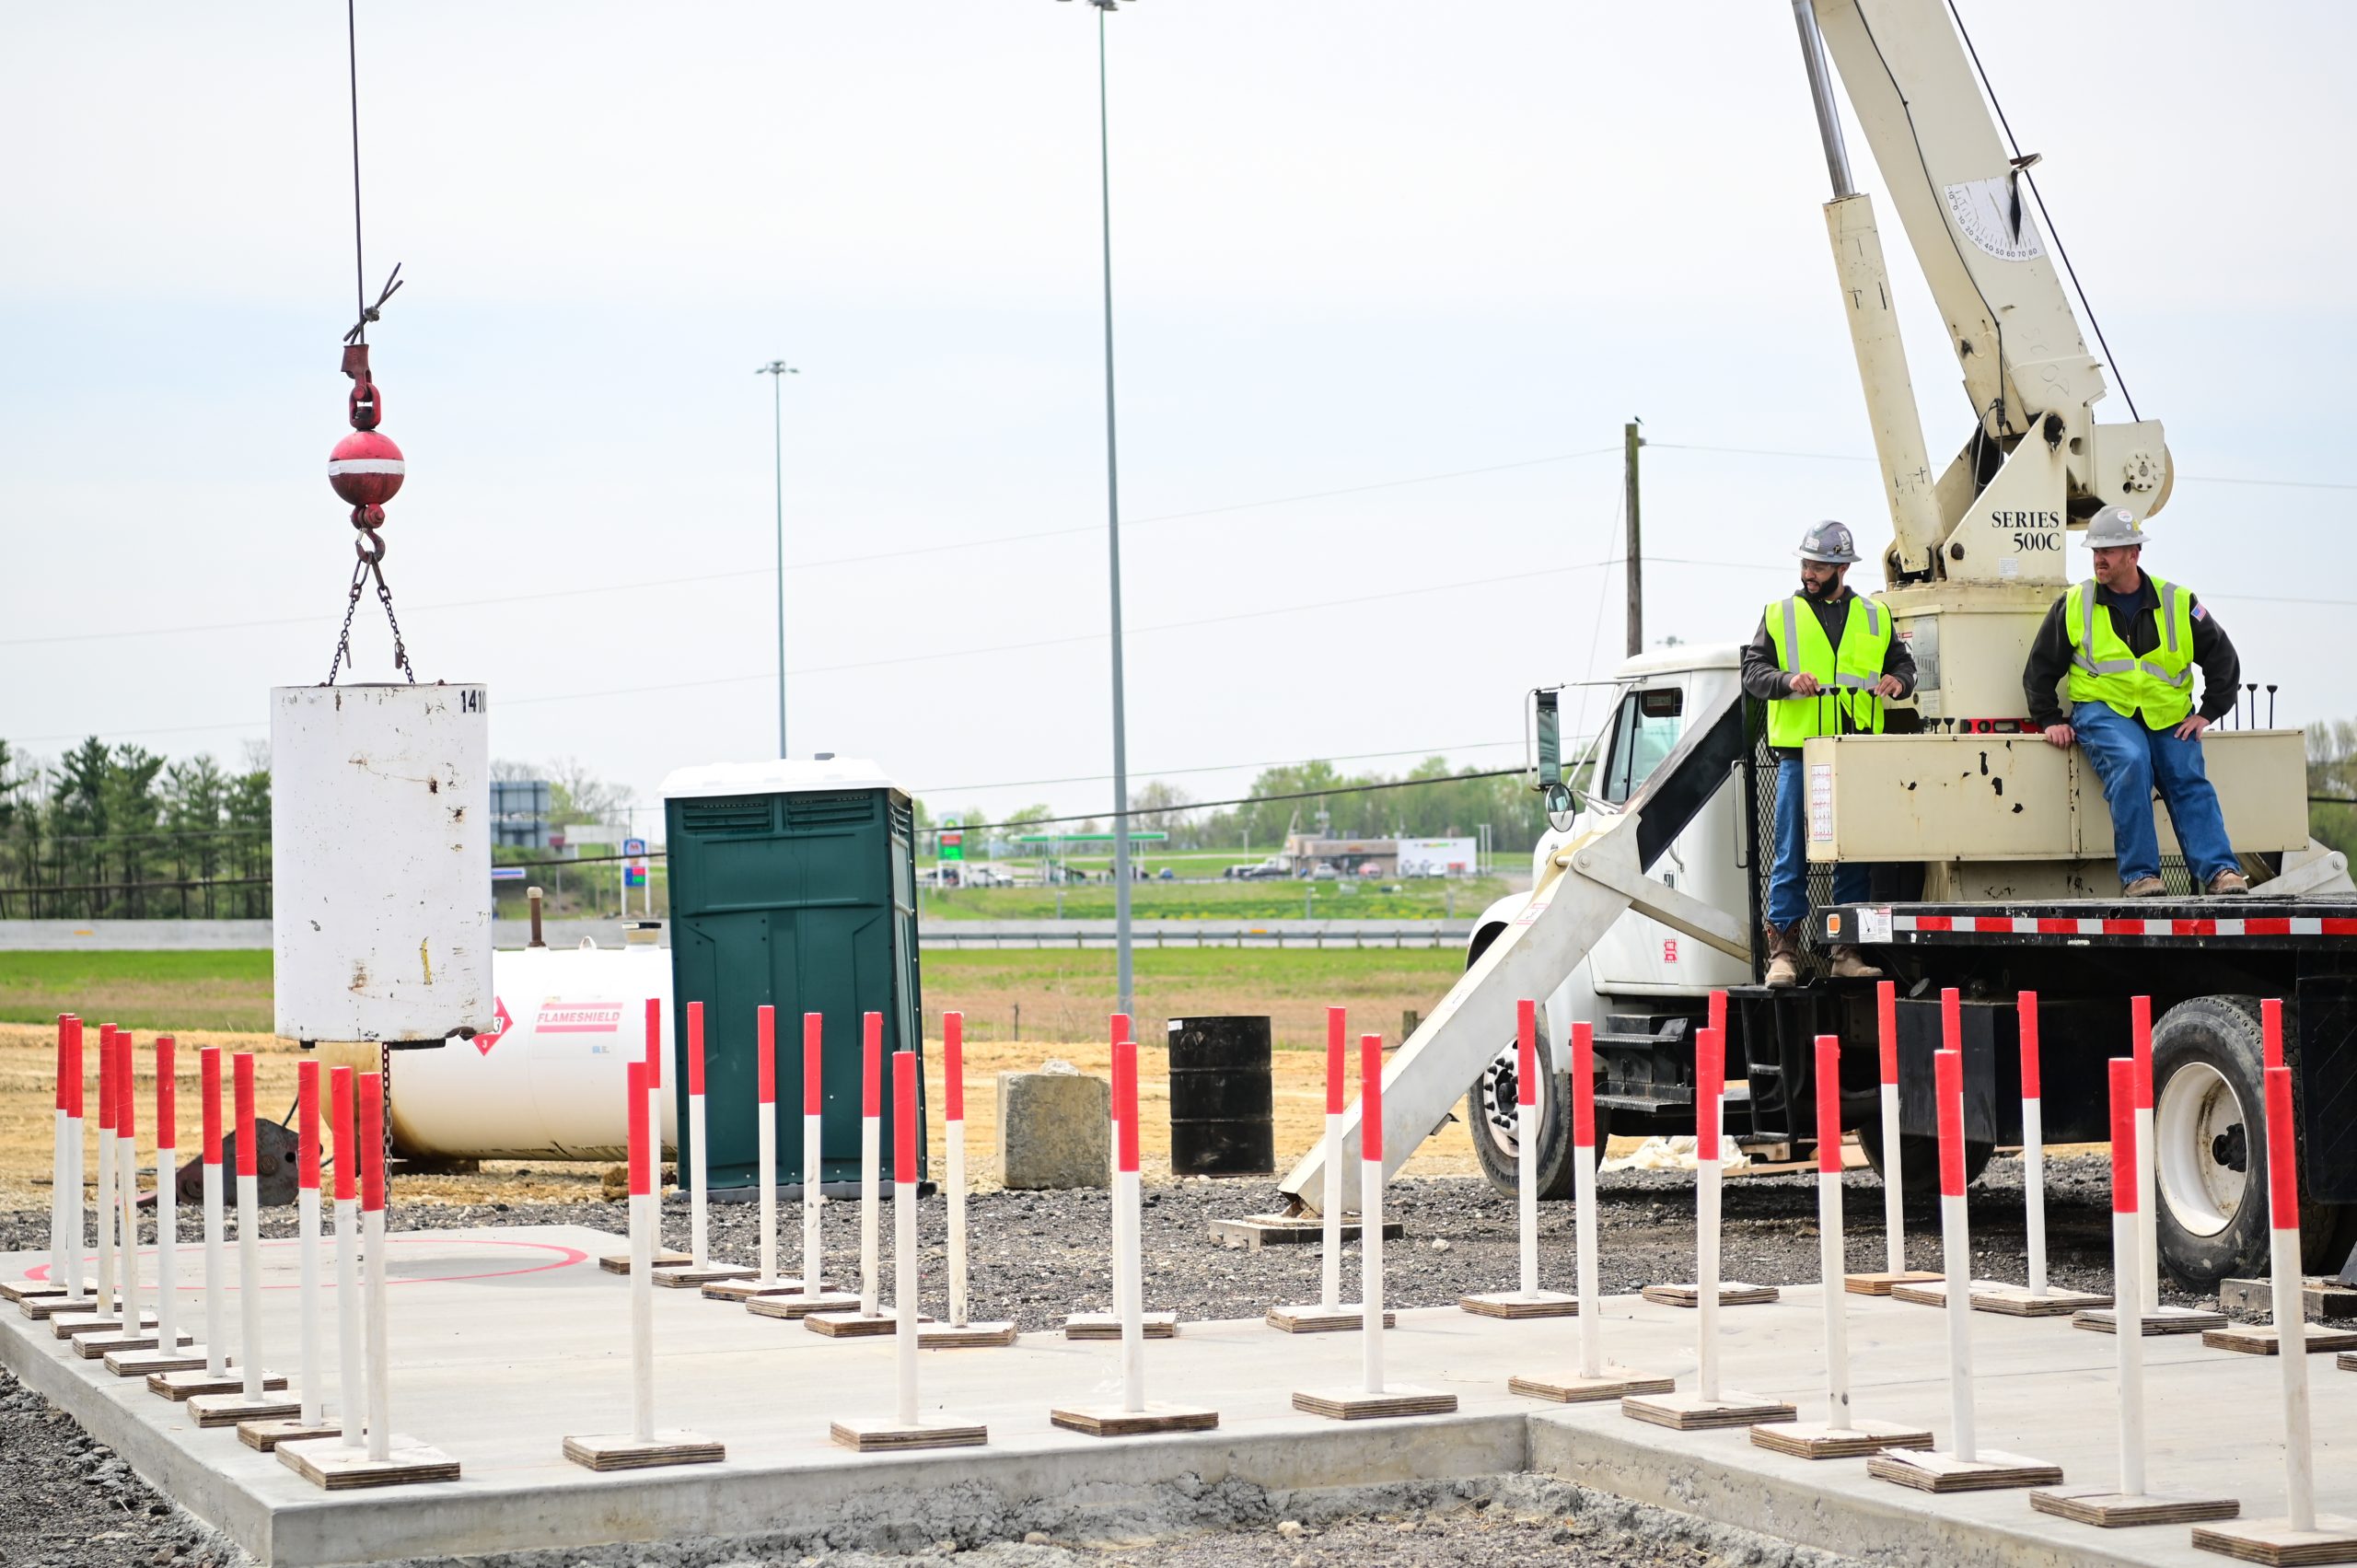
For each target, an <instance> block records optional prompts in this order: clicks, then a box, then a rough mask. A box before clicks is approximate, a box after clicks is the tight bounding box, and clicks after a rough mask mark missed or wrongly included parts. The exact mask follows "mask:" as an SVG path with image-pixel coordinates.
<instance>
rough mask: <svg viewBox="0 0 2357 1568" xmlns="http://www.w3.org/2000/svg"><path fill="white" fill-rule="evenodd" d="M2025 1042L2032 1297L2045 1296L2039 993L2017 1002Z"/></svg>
mask: <svg viewBox="0 0 2357 1568" xmlns="http://www.w3.org/2000/svg"><path fill="white" fill-rule="evenodd" d="M2016 1003H2017V1006H2018V1009H2019V1012H2020V1015H2021V1040H2022V1192H2023V1201H2024V1202H2025V1203H2026V1205H2027V1212H2026V1216H2025V1217H2026V1224H2027V1225H2028V1230H2029V1293H2030V1295H2045V1294H2046V1127H2045V1121H2044V1119H2043V1116H2042V1113H2041V1109H2040V1104H2039V1100H2040V1096H2039V1093H2038V993H2037V992H2035V991H2025V992H2023V993H2021V994H2020V996H2019V997H2018V998H2017V999H2016Z"/></svg>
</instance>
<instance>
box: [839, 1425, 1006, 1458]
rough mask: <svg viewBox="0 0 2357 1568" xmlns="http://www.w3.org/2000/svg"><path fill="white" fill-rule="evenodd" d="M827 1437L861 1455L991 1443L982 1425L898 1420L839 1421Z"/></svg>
mask: <svg viewBox="0 0 2357 1568" xmlns="http://www.w3.org/2000/svg"><path fill="white" fill-rule="evenodd" d="M827 1434H828V1435H829V1436H830V1437H831V1438H833V1439H834V1440H835V1441H836V1442H837V1443H840V1444H842V1446H844V1447H846V1448H849V1449H851V1450H853V1452H855V1453H861V1454H897V1453H900V1452H901V1451H902V1450H903V1449H908V1448H979V1447H981V1446H983V1445H984V1444H986V1443H988V1442H989V1441H990V1429H989V1428H988V1427H983V1426H950V1425H940V1426H934V1425H927V1424H924V1423H919V1424H917V1425H915V1426H902V1425H901V1424H900V1423H899V1422H897V1421H888V1420H882V1419H878V1420H876V1421H839V1422H836V1423H833V1424H832V1425H831V1426H830V1427H829V1428H828V1430H827Z"/></svg>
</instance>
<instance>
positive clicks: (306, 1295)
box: [238, 1058, 343, 1450]
mask: <svg viewBox="0 0 2357 1568" xmlns="http://www.w3.org/2000/svg"><path fill="white" fill-rule="evenodd" d="M295 1115H296V1123H295V1225H296V1266H297V1269H298V1271H299V1272H298V1275H297V1278H298V1281H299V1287H298V1288H299V1294H298V1295H296V1309H297V1310H298V1312H299V1313H300V1314H301V1318H302V1323H301V1329H300V1334H301V1346H302V1370H301V1372H300V1373H299V1374H298V1375H297V1382H296V1389H297V1391H298V1392H299V1393H300V1395H301V1397H302V1408H301V1409H300V1410H298V1411H296V1413H295V1414H294V1415H293V1416H291V1417H289V1418H286V1419H284V1420H269V1421H243V1422H239V1423H238V1437H239V1438H240V1439H242V1440H243V1441H244V1442H245V1443H246V1444H247V1446H250V1447H255V1448H261V1449H264V1450H267V1449H270V1448H274V1447H276V1446H278V1445H279V1444H281V1443H293V1442H296V1441H299V1440H301V1439H303V1438H308V1437H336V1436H340V1435H342V1433H343V1429H342V1428H341V1427H340V1426H339V1425H338V1424H337V1423H334V1422H331V1421H330V1420H328V1418H327V1399H326V1384H327V1376H326V1371H325V1368H323V1367H322V1366H321V1365H319V1362H320V1355H319V1317H320V1311H319V1061H318V1059H317V1058H309V1059H307V1060H305V1061H303V1062H301V1063H297V1064H296V1069H295Z"/></svg>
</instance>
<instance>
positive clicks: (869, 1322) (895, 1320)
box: [802, 1304, 924, 1343]
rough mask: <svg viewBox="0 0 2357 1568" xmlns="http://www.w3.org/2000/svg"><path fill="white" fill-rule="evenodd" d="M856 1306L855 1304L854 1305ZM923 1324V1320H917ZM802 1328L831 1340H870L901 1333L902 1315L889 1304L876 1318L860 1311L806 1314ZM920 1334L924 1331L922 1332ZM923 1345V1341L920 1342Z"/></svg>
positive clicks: (882, 1308)
mask: <svg viewBox="0 0 2357 1568" xmlns="http://www.w3.org/2000/svg"><path fill="white" fill-rule="evenodd" d="M854 1305H855V1304H854ZM917 1321H918V1322H919V1323H920V1324H922V1323H923V1322H924V1319H923V1318H918V1319H917ZM802 1326H803V1327H804V1328H806V1329H807V1330H810V1331H811V1332H812V1333H814V1334H824V1335H826V1336H827V1337H828V1338H829V1339H830V1340H868V1339H874V1338H876V1337H877V1336H878V1335H888V1334H897V1333H899V1332H900V1314H899V1313H897V1312H895V1311H893V1310H892V1308H891V1307H890V1305H889V1304H887V1305H885V1306H884V1307H880V1308H878V1309H877V1314H876V1316H875V1317H873V1318H870V1317H869V1316H867V1314H865V1313H864V1312H859V1311H855V1310H854V1311H851V1312H809V1313H805V1314H804V1315H803V1318H802ZM919 1331H920V1332H922V1331H923V1330H919ZM919 1343H923V1341H919Z"/></svg>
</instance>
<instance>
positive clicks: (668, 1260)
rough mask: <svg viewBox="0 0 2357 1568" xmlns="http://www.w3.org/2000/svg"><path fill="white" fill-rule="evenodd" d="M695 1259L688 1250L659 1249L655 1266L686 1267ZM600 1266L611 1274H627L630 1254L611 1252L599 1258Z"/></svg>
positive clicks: (665, 1267) (668, 1267) (667, 1267)
mask: <svg viewBox="0 0 2357 1568" xmlns="http://www.w3.org/2000/svg"><path fill="white" fill-rule="evenodd" d="M694 1261H695V1257H694V1255H693V1254H692V1253H688V1252H665V1251H661V1250H657V1251H656V1254H655V1266H656V1268H658V1269H684V1268H686V1267H687V1266H688V1265H689V1264H691V1263H692V1262H694ZM598 1267H599V1268H601V1269H603V1270H605V1271H606V1272H608V1273H610V1274H627V1273H629V1272H630V1254H629V1253H627V1252H609V1253H607V1254H606V1255H605V1256H604V1257H603V1258H600V1259H598Z"/></svg>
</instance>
